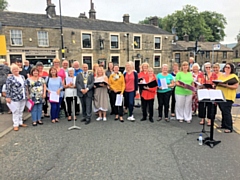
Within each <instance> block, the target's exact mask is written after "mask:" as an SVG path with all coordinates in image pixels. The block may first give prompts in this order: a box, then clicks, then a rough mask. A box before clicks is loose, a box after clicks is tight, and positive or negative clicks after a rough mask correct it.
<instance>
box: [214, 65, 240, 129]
mask: <svg viewBox="0 0 240 180" xmlns="http://www.w3.org/2000/svg"><path fill="white" fill-rule="evenodd" d="M223 70H224V72H225V73H224V74H222V75H221V76H220V77H218V80H222V81H223V82H224V81H227V80H229V79H232V78H236V80H237V81H238V77H237V76H236V75H235V74H234V66H233V64H231V63H226V65H225V67H224V69H223ZM238 85H239V82H237V83H235V84H233V85H230V84H223V83H219V84H218V85H217V89H220V90H221V91H222V92H223V94H224V97H225V99H226V102H224V103H219V104H218V105H219V108H220V110H221V112H222V125H221V127H219V128H221V129H225V130H224V132H225V133H231V132H232V131H233V125H232V114H231V110H232V104H233V102H234V100H235V98H236V93H237V88H238Z"/></svg>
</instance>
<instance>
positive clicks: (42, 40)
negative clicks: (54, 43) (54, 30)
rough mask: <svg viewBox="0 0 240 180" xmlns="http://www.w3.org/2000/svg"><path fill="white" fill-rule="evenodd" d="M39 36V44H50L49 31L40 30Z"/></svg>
mask: <svg viewBox="0 0 240 180" xmlns="http://www.w3.org/2000/svg"><path fill="white" fill-rule="evenodd" d="M37 37H38V45H39V46H49V41H48V32H46V31H38V32H37Z"/></svg>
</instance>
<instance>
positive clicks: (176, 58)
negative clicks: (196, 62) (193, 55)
mask: <svg viewBox="0 0 240 180" xmlns="http://www.w3.org/2000/svg"><path fill="white" fill-rule="evenodd" d="M175 62H176V63H180V62H181V60H180V53H176V54H175Z"/></svg>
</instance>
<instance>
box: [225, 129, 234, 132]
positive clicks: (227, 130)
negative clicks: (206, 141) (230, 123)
mask: <svg viewBox="0 0 240 180" xmlns="http://www.w3.org/2000/svg"><path fill="white" fill-rule="evenodd" d="M224 133H232V131H231V130H229V129H226V130H225V131H224Z"/></svg>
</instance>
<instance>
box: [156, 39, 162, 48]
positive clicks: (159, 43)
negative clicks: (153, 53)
mask: <svg viewBox="0 0 240 180" xmlns="http://www.w3.org/2000/svg"><path fill="white" fill-rule="evenodd" d="M155 49H161V37H155Z"/></svg>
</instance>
